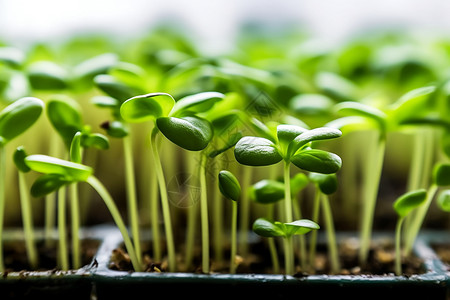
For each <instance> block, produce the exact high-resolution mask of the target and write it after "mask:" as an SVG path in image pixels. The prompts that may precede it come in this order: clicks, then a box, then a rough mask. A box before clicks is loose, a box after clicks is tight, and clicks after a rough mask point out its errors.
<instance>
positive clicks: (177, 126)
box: [156, 116, 213, 151]
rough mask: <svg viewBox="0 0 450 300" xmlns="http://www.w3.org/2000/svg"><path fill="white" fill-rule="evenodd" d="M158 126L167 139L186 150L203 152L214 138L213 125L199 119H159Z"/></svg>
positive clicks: (192, 117)
mask: <svg viewBox="0 0 450 300" xmlns="http://www.w3.org/2000/svg"><path fill="white" fill-rule="evenodd" d="M156 125H157V126H158V129H159V130H160V131H161V133H162V134H164V136H165V137H166V138H167V139H169V140H170V141H171V142H172V143H174V144H176V145H178V146H180V147H181V148H183V149H186V150H191V151H199V150H203V149H205V148H206V146H208V144H209V142H210V141H211V139H212V137H213V129H212V126H211V124H210V123H209V122H208V121H207V120H205V119H202V118H199V117H194V116H191V117H183V118H175V117H164V118H158V119H157V120H156Z"/></svg>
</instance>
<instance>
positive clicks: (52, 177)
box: [31, 174, 71, 197]
mask: <svg viewBox="0 0 450 300" xmlns="http://www.w3.org/2000/svg"><path fill="white" fill-rule="evenodd" d="M69 183H71V181H67V180H66V178H65V176H63V175H60V174H44V175H42V176H40V177H38V179H36V181H35V182H34V183H33V185H32V186H31V195H32V196H33V197H43V196H45V195H47V194H50V193H52V192H54V191H56V190H58V189H59V188H60V187H62V186H64V185H66V184H69Z"/></svg>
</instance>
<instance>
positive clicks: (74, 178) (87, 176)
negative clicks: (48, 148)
mask: <svg viewBox="0 0 450 300" xmlns="http://www.w3.org/2000/svg"><path fill="white" fill-rule="evenodd" d="M25 163H26V165H27V166H28V167H29V168H30V169H31V170H33V171H36V172H39V173H43V175H41V176H40V177H39V178H38V179H36V181H35V182H34V183H33V185H32V187H31V194H32V195H33V196H34V197H41V196H44V195H46V194H48V193H51V192H53V191H55V190H58V189H60V188H61V187H63V186H65V185H69V184H73V183H75V182H86V183H88V184H89V185H90V186H91V187H92V188H93V189H94V190H95V191H97V193H98V194H99V195H100V197H101V198H102V199H103V201H104V203H105V205H106V206H107V208H108V210H109V212H110V213H111V216H112V218H113V220H114V222H115V223H116V225H117V227H118V228H119V230H120V232H121V234H122V237H123V241H124V244H125V247H126V250H127V252H128V255H129V256H130V260H131V263H132V264H133V268H134V270H135V271H141V270H142V267H141V265H140V264H139V260H138V259H137V255H136V251H135V249H134V245H133V243H132V242H131V238H130V236H129V235H128V231H127V228H126V226H125V223H124V221H123V219H122V217H121V215H120V211H119V209H118V208H117V206H116V204H115V203H114V200H113V198H112V197H111V195H110V194H109V192H108V190H107V189H106V188H105V187H104V185H103V184H102V183H101V182H100V181H99V180H98V179H97V178H96V177H95V176H94V175H93V169H92V168H90V167H88V166H85V165H83V164H79V163H75V162H71V161H67V160H62V159H58V158H54V157H51V156H47V155H39V154H36V155H30V156H27V157H26V158H25Z"/></svg>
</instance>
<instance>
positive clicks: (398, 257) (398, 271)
mask: <svg viewBox="0 0 450 300" xmlns="http://www.w3.org/2000/svg"><path fill="white" fill-rule="evenodd" d="M404 219H405V218H399V219H398V221H397V225H396V226H395V275H397V276H400V275H402V252H401V247H400V243H401V232H402V223H403V220H404Z"/></svg>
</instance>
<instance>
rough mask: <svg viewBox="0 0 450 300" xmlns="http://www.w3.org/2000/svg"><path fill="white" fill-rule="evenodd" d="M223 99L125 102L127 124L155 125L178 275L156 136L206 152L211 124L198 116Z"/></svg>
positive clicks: (208, 95) (205, 241) (151, 97)
mask: <svg viewBox="0 0 450 300" xmlns="http://www.w3.org/2000/svg"><path fill="white" fill-rule="evenodd" d="M223 97H224V95H223V94H221V93H217V92H204V93H199V94H195V95H191V96H187V97H185V98H182V99H180V100H179V101H178V102H175V99H174V98H173V97H172V96H171V95H169V94H166V93H151V94H146V95H140V96H136V97H133V98H130V99H128V100H126V101H125V102H124V103H123V104H122V106H121V108H120V114H121V116H122V118H123V119H124V120H125V121H126V122H135V123H138V122H146V121H152V122H153V123H154V128H153V130H152V133H151V147H152V153H153V158H154V161H155V171H156V176H157V179H158V184H159V191H160V195H161V206H162V210H163V219H164V225H165V232H166V240H167V250H168V257H169V270H170V271H172V272H173V271H175V247H174V243H173V234H172V225H171V219H170V211H169V201H168V197H167V189H166V183H165V179H164V173H163V168H162V165H161V161H160V157H159V150H158V144H157V140H156V138H157V135H158V133H159V132H161V133H162V134H163V135H164V136H165V137H166V138H167V139H169V140H170V141H171V142H173V143H174V144H176V145H178V146H179V147H181V148H183V149H186V150H190V151H201V150H203V149H205V148H206V146H207V145H208V144H209V142H210V141H211V139H212V136H213V130H212V127H211V124H210V123H209V122H208V121H207V120H205V119H203V118H201V117H198V116H197V114H198V113H202V112H205V111H207V110H209V109H210V108H211V107H212V106H213V105H214V104H215V103H216V102H217V101H219V100H221V99H223ZM205 164H206V155H204V154H201V162H200V164H199V168H201V169H200V170H201V172H200V185H201V200H200V201H201V202H200V203H201V213H202V217H201V222H202V254H203V255H202V256H203V258H202V269H203V271H204V272H206V273H208V272H209V233H208V217H207V195H206V178H205V175H206V174H205Z"/></svg>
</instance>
